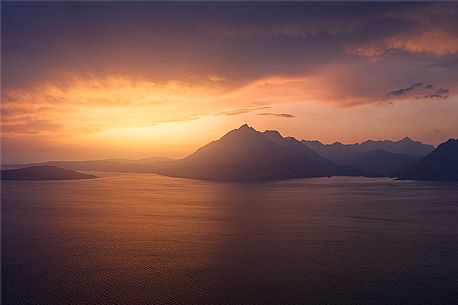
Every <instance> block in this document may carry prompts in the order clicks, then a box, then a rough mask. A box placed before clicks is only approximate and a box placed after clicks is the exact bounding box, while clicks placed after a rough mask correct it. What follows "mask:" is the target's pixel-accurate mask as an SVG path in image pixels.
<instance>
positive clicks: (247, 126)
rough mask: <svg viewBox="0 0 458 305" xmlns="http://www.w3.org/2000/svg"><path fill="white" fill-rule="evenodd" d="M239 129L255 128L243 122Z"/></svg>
mask: <svg viewBox="0 0 458 305" xmlns="http://www.w3.org/2000/svg"><path fill="white" fill-rule="evenodd" d="M237 129H239V130H244V129H254V128H253V127H250V126H249V125H248V124H246V123H245V124H243V125H242V126H240V127H239V128H237Z"/></svg>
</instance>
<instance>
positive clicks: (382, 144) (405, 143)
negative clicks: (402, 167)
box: [301, 137, 434, 164]
mask: <svg viewBox="0 0 458 305" xmlns="http://www.w3.org/2000/svg"><path fill="white" fill-rule="evenodd" d="M301 142H302V143H303V144H305V145H306V146H307V147H309V148H311V149H313V150H314V151H316V152H317V153H319V154H320V155H322V156H323V157H325V158H328V159H329V160H331V161H333V162H336V163H338V164H340V163H341V162H342V161H343V160H345V159H347V158H349V157H350V156H351V155H352V154H355V153H364V152H369V151H377V150H384V151H386V152H391V153H396V154H404V155H412V156H420V157H422V156H426V155H427V154H429V153H430V152H432V151H433V150H434V146H433V145H429V144H423V143H421V142H418V141H413V140H412V139H410V138H408V137H406V138H404V139H402V140H400V141H397V142H393V141H389V140H383V141H373V140H368V141H365V142H363V143H356V144H342V143H339V142H336V143H333V144H322V143H321V142H319V141H307V140H303V141H301Z"/></svg>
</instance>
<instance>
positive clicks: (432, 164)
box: [394, 139, 458, 181]
mask: <svg viewBox="0 0 458 305" xmlns="http://www.w3.org/2000/svg"><path fill="white" fill-rule="evenodd" d="M394 176H396V177H398V179H403V180H438V181H457V180H458V139H450V140H448V141H447V142H444V143H442V144H440V145H439V146H438V147H437V148H436V149H435V150H434V151H433V152H431V153H430V154H428V155H427V156H426V157H424V158H423V159H421V160H419V161H417V162H415V163H413V164H411V165H410V166H408V167H406V168H404V169H402V170H400V171H398V172H397V173H395V174H394Z"/></svg>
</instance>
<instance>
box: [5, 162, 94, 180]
mask: <svg viewBox="0 0 458 305" xmlns="http://www.w3.org/2000/svg"><path fill="white" fill-rule="evenodd" d="M94 178H97V176H93V175H87V174H83V173H79V172H76V171H72V170H68V169H63V168H59V167H56V166H48V165H44V166H30V167H23V168H18V169H9V170H2V180H75V179H94Z"/></svg>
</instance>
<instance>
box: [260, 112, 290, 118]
mask: <svg viewBox="0 0 458 305" xmlns="http://www.w3.org/2000/svg"><path fill="white" fill-rule="evenodd" d="M258 115H265V116H272V117H277V118H295V117H296V116H295V115H292V114H289V113H271V112H263V113H258Z"/></svg>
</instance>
